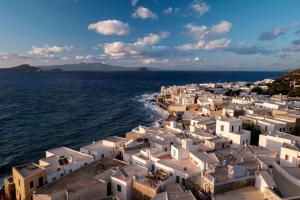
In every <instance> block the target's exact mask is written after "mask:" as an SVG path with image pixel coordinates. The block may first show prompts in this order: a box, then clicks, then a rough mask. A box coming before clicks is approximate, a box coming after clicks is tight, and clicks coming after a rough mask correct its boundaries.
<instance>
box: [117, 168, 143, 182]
mask: <svg viewBox="0 0 300 200" xmlns="http://www.w3.org/2000/svg"><path fill="white" fill-rule="evenodd" d="M143 170H146V171H148V170H147V168H145V167H141V166H139V165H135V164H130V165H126V166H123V167H120V168H119V169H118V170H117V172H116V173H115V174H113V175H112V177H115V178H117V179H120V180H124V181H126V180H127V177H133V176H134V175H136V174H137V173H139V172H141V171H143Z"/></svg>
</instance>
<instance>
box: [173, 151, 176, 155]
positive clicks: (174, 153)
mask: <svg viewBox="0 0 300 200" xmlns="http://www.w3.org/2000/svg"><path fill="white" fill-rule="evenodd" d="M173 157H176V150H175V149H173Z"/></svg>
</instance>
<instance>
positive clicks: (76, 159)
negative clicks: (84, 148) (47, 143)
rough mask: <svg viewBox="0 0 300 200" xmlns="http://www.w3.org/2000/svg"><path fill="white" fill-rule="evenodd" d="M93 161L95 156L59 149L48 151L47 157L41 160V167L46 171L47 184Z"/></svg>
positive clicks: (64, 148)
mask: <svg viewBox="0 0 300 200" xmlns="http://www.w3.org/2000/svg"><path fill="white" fill-rule="evenodd" d="M93 161H94V158H93V156H90V155H87V154H84V153H81V152H79V151H75V150H72V149H69V148H67V147H59V148H56V149H52V150H48V151H46V157H45V158H43V159H41V160H39V165H40V166H42V167H44V168H45V169H46V173H47V182H48V183H51V182H53V181H55V180H57V179H59V178H61V177H63V176H65V175H67V174H69V173H71V172H72V171H75V170H77V169H79V168H81V167H83V166H85V165H87V164H89V163H91V162H93Z"/></svg>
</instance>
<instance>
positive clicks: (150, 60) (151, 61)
mask: <svg viewBox="0 0 300 200" xmlns="http://www.w3.org/2000/svg"><path fill="white" fill-rule="evenodd" d="M167 62H169V59H155V58H146V59H144V60H143V61H142V64H144V65H151V64H158V63H160V64H162V63H167Z"/></svg>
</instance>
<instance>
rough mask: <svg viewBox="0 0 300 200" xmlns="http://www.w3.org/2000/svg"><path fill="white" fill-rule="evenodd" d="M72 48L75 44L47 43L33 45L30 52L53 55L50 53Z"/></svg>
mask: <svg viewBox="0 0 300 200" xmlns="http://www.w3.org/2000/svg"><path fill="white" fill-rule="evenodd" d="M72 48H73V46H56V45H54V46H49V45H47V44H46V45H45V46H44V47H36V46H32V49H31V51H29V52H28V53H29V54H35V55H44V56H48V57H51V55H50V54H53V53H61V52H66V51H70V50H71V49H72Z"/></svg>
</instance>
